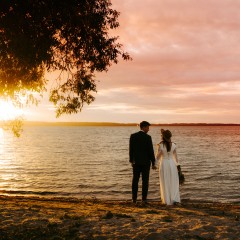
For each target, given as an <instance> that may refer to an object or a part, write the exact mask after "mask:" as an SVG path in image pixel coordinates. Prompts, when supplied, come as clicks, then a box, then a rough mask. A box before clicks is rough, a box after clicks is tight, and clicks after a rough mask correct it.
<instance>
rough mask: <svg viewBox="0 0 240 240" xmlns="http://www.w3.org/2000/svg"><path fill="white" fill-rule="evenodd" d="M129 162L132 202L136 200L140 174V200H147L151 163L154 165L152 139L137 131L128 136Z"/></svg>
mask: <svg viewBox="0 0 240 240" xmlns="http://www.w3.org/2000/svg"><path fill="white" fill-rule="evenodd" d="M129 145H130V146H129V158H130V159H129V161H130V162H131V163H132V166H133V180H132V200H133V201H134V202H135V201H136V200H137V193H138V182H139V178H140V175H141V174H142V200H143V201H146V200H147V194H148V182H149V172H150V166H151V163H152V165H153V166H154V165H155V156H154V150H153V144H152V138H151V136H149V135H148V134H147V133H145V132H143V131H139V132H137V133H134V134H132V135H131V136H130V144H129Z"/></svg>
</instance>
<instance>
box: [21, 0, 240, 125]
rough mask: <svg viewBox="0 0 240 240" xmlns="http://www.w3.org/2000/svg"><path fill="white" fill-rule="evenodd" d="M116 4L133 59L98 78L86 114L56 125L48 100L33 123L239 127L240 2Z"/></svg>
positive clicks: (30, 113) (31, 116) (29, 113)
mask: <svg viewBox="0 0 240 240" xmlns="http://www.w3.org/2000/svg"><path fill="white" fill-rule="evenodd" d="M112 2H113V8H115V9H116V10H118V11H120V12H121V15H120V17H119V22H120V28H119V29H118V30H117V31H114V34H116V35H118V36H119V37H120V39H119V41H120V42H121V43H123V45H124V49H125V50H126V51H127V52H129V53H130V55H131V57H132V58H133V60H132V61H128V62H123V61H120V62H119V63H118V64H117V65H113V66H112V67H111V68H110V69H109V71H108V72H107V73H101V74H97V75H96V76H97V79H98V80H99V82H98V83H97V87H98V93H97V94H96V95H95V97H96V100H95V101H94V103H92V104H91V105H89V106H87V105H86V106H85V107H84V108H83V111H82V112H81V113H79V114H77V115H70V116H63V117H61V118H59V119H56V118H55V114H54V109H53V106H52V104H51V103H49V102H48V100H47V99H48V97H46V98H44V99H43V100H42V103H41V104H40V105H39V106H38V107H33V108H31V109H27V110H26V111H25V118H26V119H27V120H38V121H80V122H82V121H84V122H85V121H89V122H96V121H101V122H140V121H141V120H147V121H149V122H151V123H176V122H178V123H179V122H181V123H188V122H194V123H198V122H206V123H220V122H221V123H240V111H239V109H240V11H239V9H240V1H236V0H201V1H199V0H181V1H179V0H158V1H156V0H145V1H143V0H113V1H112ZM50 78H51V76H50Z"/></svg>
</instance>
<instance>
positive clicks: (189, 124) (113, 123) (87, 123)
mask: <svg viewBox="0 0 240 240" xmlns="http://www.w3.org/2000/svg"><path fill="white" fill-rule="evenodd" d="M23 122H24V125H35V126H36V125H54V126H139V123H122V122H64V121H63V122H58V121H56V122H47V121H23ZM151 126H240V123H151Z"/></svg>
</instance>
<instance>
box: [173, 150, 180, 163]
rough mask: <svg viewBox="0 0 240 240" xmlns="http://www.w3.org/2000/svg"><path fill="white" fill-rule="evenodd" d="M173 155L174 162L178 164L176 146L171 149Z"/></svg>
mask: <svg viewBox="0 0 240 240" xmlns="http://www.w3.org/2000/svg"><path fill="white" fill-rule="evenodd" d="M173 156H174V158H175V161H176V164H177V165H180V164H179V160H178V156H177V150H176V148H175V149H174V150H173Z"/></svg>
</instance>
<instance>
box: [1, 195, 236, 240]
mask: <svg viewBox="0 0 240 240" xmlns="http://www.w3.org/2000/svg"><path fill="white" fill-rule="evenodd" d="M239 233H240V205H238V204H236V205H233V204H222V203H210V202H194V201H189V200H184V201H183V202H182V204H181V206H165V205H163V204H161V203H160V202H157V201H154V202H150V203H149V204H148V205H142V204H141V203H138V204H137V205H133V204H132V203H131V202H130V201H110V200H109V201H105V200H98V199H93V198H90V199H73V198H46V197H41V198H40V197H20V196H17V197H14V196H0V239H4V240H8V239H9V240H10V239H11V240H12V239H18V240H21V239H26V240H30V239H31V240H33V239H46V240H53V239H54V240H60V239H88V240H90V239H136V240H137V239H139V240H140V239H174V240H176V239H197V240H200V239H208V240H209V239H219V240H220V239H221V240H224V239H231V240H233V239H236V240H237V239H239Z"/></svg>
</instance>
